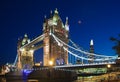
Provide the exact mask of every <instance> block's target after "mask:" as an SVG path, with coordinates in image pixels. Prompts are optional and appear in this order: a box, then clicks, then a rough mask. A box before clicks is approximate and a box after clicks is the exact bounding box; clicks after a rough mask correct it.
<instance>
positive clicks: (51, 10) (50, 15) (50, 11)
mask: <svg viewBox="0 0 120 82" xmlns="http://www.w3.org/2000/svg"><path fill="white" fill-rule="evenodd" d="M52 13H53V12H52V10H51V11H50V17H51V18H52V16H53V15H52Z"/></svg>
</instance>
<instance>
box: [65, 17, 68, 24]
mask: <svg viewBox="0 0 120 82" xmlns="http://www.w3.org/2000/svg"><path fill="white" fill-rule="evenodd" d="M65 24H66V25H68V17H66V23H65Z"/></svg>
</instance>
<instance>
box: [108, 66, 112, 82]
mask: <svg viewBox="0 0 120 82" xmlns="http://www.w3.org/2000/svg"><path fill="white" fill-rule="evenodd" d="M107 68H108V70H109V69H110V68H111V65H110V64H108V65H107ZM109 79H110V75H109V73H108V82H109Z"/></svg>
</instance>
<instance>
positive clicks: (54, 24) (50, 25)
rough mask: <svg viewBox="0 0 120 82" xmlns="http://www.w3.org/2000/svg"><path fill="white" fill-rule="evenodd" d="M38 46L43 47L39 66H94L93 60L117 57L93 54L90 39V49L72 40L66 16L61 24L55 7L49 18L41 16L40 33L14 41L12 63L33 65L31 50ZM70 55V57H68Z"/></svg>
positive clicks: (103, 60) (26, 66) (23, 65)
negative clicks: (14, 54)
mask: <svg viewBox="0 0 120 82" xmlns="http://www.w3.org/2000/svg"><path fill="white" fill-rule="evenodd" d="M69 43H71V44H72V45H70V44H69ZM40 48H43V66H50V65H53V66H56V67H57V66H58V67H59V66H61V67H62V66H63V67H65V66H66V67H70V66H69V64H70V63H71V64H72V65H71V66H73V67H74V66H86V65H93V66H94V64H95V63H105V64H113V63H114V64H115V60H116V59H117V56H106V55H101V54H95V53H94V44H93V40H91V42H90V52H88V51H86V50H84V49H83V48H81V47H79V46H78V45H77V44H76V43H74V42H73V41H72V40H71V39H70V37H69V23H68V17H66V22H65V24H64V23H63V21H62V19H61V18H60V16H59V13H58V10H57V9H56V10H55V11H54V13H53V14H52V13H51V15H50V17H49V18H46V17H45V19H44V22H43V34H42V35H40V36H38V37H37V38H35V39H33V40H31V41H30V39H29V38H28V36H27V35H26V34H25V36H24V38H22V39H20V40H19V41H18V47H17V56H16V60H15V62H14V65H16V66H17V68H18V69H24V68H32V67H33V66H34V58H33V55H34V51H35V50H37V49H40ZM70 56H72V57H74V59H72V60H71V61H68V59H69V57H70ZM72 61H75V63H73V62H72ZM111 62H112V63H111Z"/></svg>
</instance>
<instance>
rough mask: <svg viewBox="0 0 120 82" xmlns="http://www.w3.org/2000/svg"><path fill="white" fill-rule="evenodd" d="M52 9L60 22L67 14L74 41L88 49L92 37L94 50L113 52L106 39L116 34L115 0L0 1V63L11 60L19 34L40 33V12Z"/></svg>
mask: <svg viewBox="0 0 120 82" xmlns="http://www.w3.org/2000/svg"><path fill="white" fill-rule="evenodd" d="M55 8H57V9H58V11H59V14H60V16H61V19H62V20H63V22H65V18H66V17H69V24H70V38H71V39H72V40H73V41H74V42H75V43H77V44H78V45H81V46H82V47H84V49H87V50H89V41H90V39H93V40H94V47H95V52H96V53H98V54H105V55H115V52H114V51H113V50H112V46H113V45H114V43H113V42H111V41H110V40H109V38H110V37H111V36H114V37H117V35H118V34H119V33H120V1H119V0H0V64H1V63H6V62H7V61H8V62H13V61H14V59H15V56H16V54H17V41H18V38H19V37H21V36H23V35H24V34H25V33H27V34H28V36H29V37H30V38H35V37H37V36H38V35H41V34H42V24H43V20H44V15H47V16H48V17H49V15H50V11H51V10H54V9H55ZM78 21H81V24H79V23H78ZM39 54H41V53H39Z"/></svg>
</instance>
